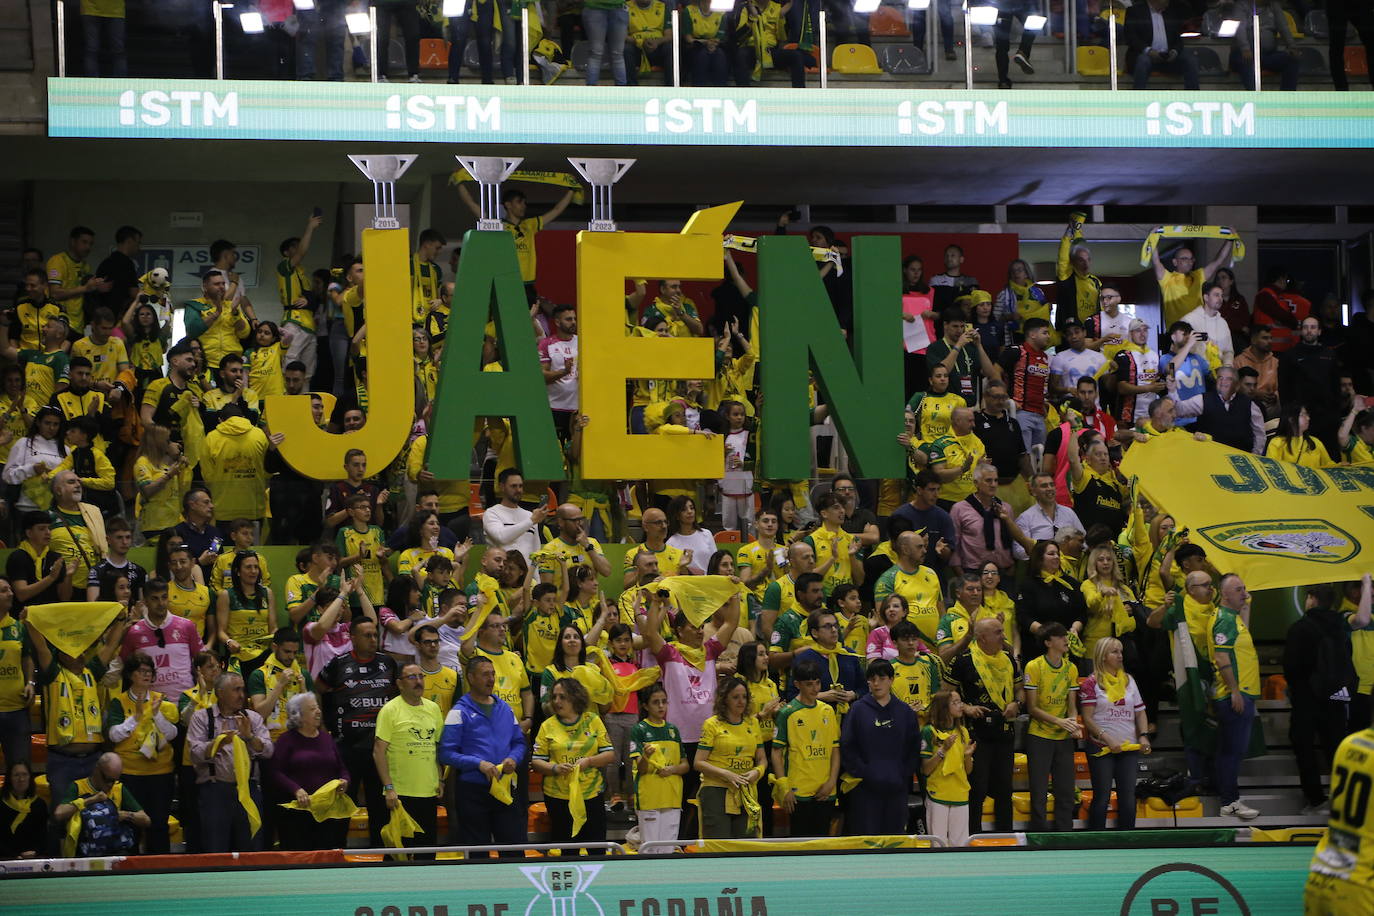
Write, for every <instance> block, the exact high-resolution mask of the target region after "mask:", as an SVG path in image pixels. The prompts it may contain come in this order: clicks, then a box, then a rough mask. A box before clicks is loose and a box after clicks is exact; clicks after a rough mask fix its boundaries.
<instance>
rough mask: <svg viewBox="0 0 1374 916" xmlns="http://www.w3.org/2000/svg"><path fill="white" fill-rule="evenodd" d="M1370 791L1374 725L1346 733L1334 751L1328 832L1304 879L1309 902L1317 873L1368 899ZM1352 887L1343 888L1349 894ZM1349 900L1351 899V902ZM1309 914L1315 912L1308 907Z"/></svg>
mask: <svg viewBox="0 0 1374 916" xmlns="http://www.w3.org/2000/svg"><path fill="white" fill-rule="evenodd" d="M1371 794H1374V728H1367V729H1365V730H1364V731H1360V732H1355V733H1354V734H1353V735H1347V736H1346V738H1345V740H1344V741H1342V742H1341V745H1340V747H1339V748H1338V749H1337V750H1336V757H1335V761H1334V764H1333V766H1332V770H1331V818H1330V820H1329V821H1328V823H1327V830H1326V834H1325V835H1324V836H1323V837H1322V838H1321V840H1320V841H1319V842H1318V843H1317V849H1316V852H1314V853H1313V854H1312V866H1311V870H1312V874H1311V877H1310V878H1309V881H1308V900H1309V904H1310V903H1311V896H1312V887H1313V880H1314V879H1316V878H1317V876H1325V877H1327V878H1336V879H1339V880H1341V881H1346V882H1349V883H1350V884H1352V885H1356V886H1357V887H1359V888H1362V889H1363V891H1364V892H1365V894H1364V895H1358V894H1357V896H1361V899H1363V900H1365V902H1368V900H1369V898H1368V896H1367V895H1368V892H1370V891H1374V817H1370V816H1369V802H1370V795H1371ZM1353 890H1354V889H1353V888H1349V887H1347V888H1345V889H1344V890H1343V893H1345V894H1350V893H1351V892H1352V891H1353ZM1351 902H1352V903H1353V902H1354V901H1351ZM1308 912H1315V911H1313V910H1311V909H1309V910H1308ZM1319 912H1320V913H1333V914H1342V916H1343V914H1345V913H1347V912H1348V913H1350V914H1351V916H1354V914H1356V913H1368V912H1369V910H1368V909H1357V908H1354V907H1352V908H1350V909H1348V910H1346V909H1343V908H1341V907H1340V906H1334V907H1332V908H1330V909H1322V910H1320V911H1319Z"/></svg>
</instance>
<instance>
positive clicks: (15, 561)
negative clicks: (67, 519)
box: [5, 512, 76, 610]
mask: <svg viewBox="0 0 1374 916" xmlns="http://www.w3.org/2000/svg"><path fill="white" fill-rule="evenodd" d="M19 528H20V530H21V531H22V532H23V536H24V537H23V540H21V541H20V542H19V546H18V548H17V549H16V550H14V551H13V552H11V553H10V555H9V558H8V559H7V560H5V578H7V579H9V581H10V584H11V585H12V586H13V587H14V604H15V608H16V609H17V610H22V609H23V608H24V607H26V606H27V605H30V604H54V603H56V602H58V601H70V600H71V597H72V580H73V578H74V574H75V573H76V560H74V559H71V558H67V557H64V556H63V555H62V554H61V553H59V552H57V551H56V550H53V549H52V548H51V546H50V545H51V544H52V518H51V516H49V515H48V513H46V512H25V513H24V514H23V515H21V516H20V517H19Z"/></svg>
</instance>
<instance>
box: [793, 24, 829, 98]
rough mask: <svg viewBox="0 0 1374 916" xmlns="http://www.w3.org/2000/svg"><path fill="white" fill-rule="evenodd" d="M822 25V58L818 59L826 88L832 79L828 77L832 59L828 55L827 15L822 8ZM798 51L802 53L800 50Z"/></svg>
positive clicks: (823, 84) (823, 85)
mask: <svg viewBox="0 0 1374 916" xmlns="http://www.w3.org/2000/svg"><path fill="white" fill-rule="evenodd" d="M820 26H821V36H820V37H821V48H820V51H821V59H820V61H818V63H819V64H820V67H821V88H822V89H826V88H829V85H830V80H829V78H828V73H829V71H830V67H829V63H830V59H829V57H828V55H829V53H830V42H829V41H827V38H828V37H829V36H827V35H826V34H825V32H826V17H825V10H821V12H820ZM798 53H800V52H798Z"/></svg>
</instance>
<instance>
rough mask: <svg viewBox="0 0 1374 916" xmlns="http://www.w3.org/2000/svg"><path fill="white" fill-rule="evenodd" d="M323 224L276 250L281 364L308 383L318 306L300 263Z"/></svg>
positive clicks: (315, 220) (312, 222)
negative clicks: (294, 367) (296, 366)
mask: <svg viewBox="0 0 1374 916" xmlns="http://www.w3.org/2000/svg"><path fill="white" fill-rule="evenodd" d="M316 15H318V14H316ZM309 16H310V12H306V13H305V14H304V15H302V14H300V13H298V14H297V18H298V20H299V19H306V18H308V17H309ZM301 31H302V32H303V33H305V34H303V35H302V36H301V37H302V39H303V41H302V43H303V44H313V42H312V41H311V36H310V35H309V33H308V30H306V29H302V30H301ZM312 50H313V48H312ZM322 222H324V217H323V216H317V215H314V214H311V216H310V218H309V219H308V220H306V223H305V230H304V231H303V232H301V234H300V236H298V237H297V236H292V237H291V238H288V239H286V240H285V241H283V242H282V243H281V244H280V245H279V246H277V251H278V253H279V254H281V260H280V261H278V262H277V298H278V299H279V300H280V301H281V309H282V325H281V336H282V345H283V347H284V349H285V351H286V356H285V359H284V362H285V363H286V364H287V365H290V364H291V363H293V362H297V361H299V362H300V363H301V364H302V365H303V366H304V371H305V377H306V378H307V379H309V378H314V376H315V367H316V364H317V358H318V357H317V353H316V346H315V307H316V305H317V304H318V303H317V302H316V301H314V299H313V295H312V292H311V289H310V279H309V278H308V277H307V276H306V273H305V269H304V268H303V267H301V262H302V261H304V260H305V256H306V255H307V254H308V253H309V252H310V242H311V240H312V239H313V238H314V236H315V230H316V229H318V228H319V227H320V224H321V223H322Z"/></svg>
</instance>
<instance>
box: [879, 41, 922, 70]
mask: <svg viewBox="0 0 1374 916" xmlns="http://www.w3.org/2000/svg"><path fill="white" fill-rule="evenodd" d="M878 62H879V63H880V64H881V66H882V68H883V69H884V70H886V71H887V72H888V73H929V72H930V63H929V61H927V60H926V52H925V51H922V50H921V49H920V48H917V47H913V46H911V45H883V46H882V47H880V48H878Z"/></svg>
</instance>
